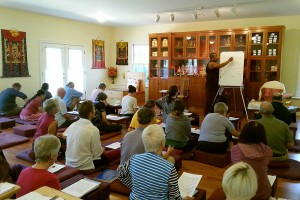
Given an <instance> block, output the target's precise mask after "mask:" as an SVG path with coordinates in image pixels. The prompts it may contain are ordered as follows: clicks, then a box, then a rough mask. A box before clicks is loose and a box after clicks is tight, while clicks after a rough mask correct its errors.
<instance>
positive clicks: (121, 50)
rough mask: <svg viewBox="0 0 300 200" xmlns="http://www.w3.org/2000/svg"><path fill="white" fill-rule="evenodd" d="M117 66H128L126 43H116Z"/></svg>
mask: <svg viewBox="0 0 300 200" xmlns="http://www.w3.org/2000/svg"><path fill="white" fill-rule="evenodd" d="M116 55H117V61H116V64H117V65H128V42H117V54H116Z"/></svg>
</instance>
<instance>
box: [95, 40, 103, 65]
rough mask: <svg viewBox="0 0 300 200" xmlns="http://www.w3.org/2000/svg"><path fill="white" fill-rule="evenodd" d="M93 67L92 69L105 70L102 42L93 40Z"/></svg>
mask: <svg viewBox="0 0 300 200" xmlns="http://www.w3.org/2000/svg"><path fill="white" fill-rule="evenodd" d="M92 43H93V65H92V69H105V51H104V41H102V40H93V41H92Z"/></svg>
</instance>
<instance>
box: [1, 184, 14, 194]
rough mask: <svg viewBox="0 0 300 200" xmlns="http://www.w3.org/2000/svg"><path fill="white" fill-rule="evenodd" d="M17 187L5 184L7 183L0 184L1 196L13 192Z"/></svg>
mask: <svg viewBox="0 0 300 200" xmlns="http://www.w3.org/2000/svg"><path fill="white" fill-rule="evenodd" d="M14 187H15V185H14V184H11V183H8V182H5V183H0V194H4V193H6V192H8V191H10V190H12V189H13V188H14Z"/></svg>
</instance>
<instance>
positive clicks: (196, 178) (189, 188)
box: [178, 172, 202, 197]
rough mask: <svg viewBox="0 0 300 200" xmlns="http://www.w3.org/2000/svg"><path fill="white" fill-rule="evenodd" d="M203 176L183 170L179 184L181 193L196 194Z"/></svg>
mask: <svg viewBox="0 0 300 200" xmlns="http://www.w3.org/2000/svg"><path fill="white" fill-rule="evenodd" d="M201 178H202V175H198V174H190V173H187V172H183V173H182V175H181V176H180V178H179V179H178V186H179V191H180V195H181V196H182V197H185V196H190V197H192V196H194V194H195V191H197V190H196V188H197V186H198V184H199V182H200V180H201Z"/></svg>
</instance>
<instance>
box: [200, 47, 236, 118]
mask: <svg viewBox="0 0 300 200" xmlns="http://www.w3.org/2000/svg"><path fill="white" fill-rule="evenodd" d="M209 58H210V60H209V62H208V63H207V67H206V74H207V76H206V96H207V99H206V107H205V115H206V114H208V113H210V112H213V105H212V103H213V101H214V98H215V96H216V94H217V92H218V89H219V69H220V68H222V67H225V66H226V65H227V64H228V63H230V62H231V61H233V58H232V57H230V58H229V59H228V60H227V61H225V62H223V63H218V61H219V56H218V54H216V53H214V52H213V53H211V54H210V55H209ZM214 103H216V102H214Z"/></svg>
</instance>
